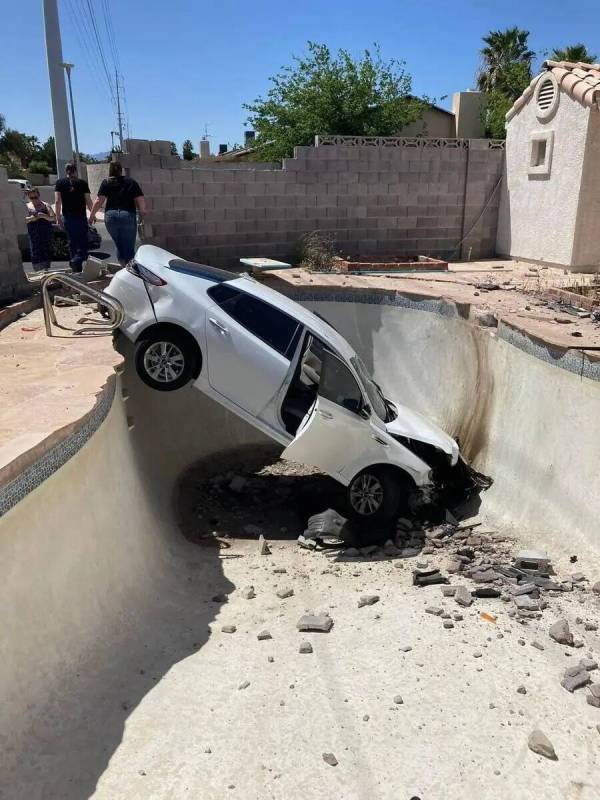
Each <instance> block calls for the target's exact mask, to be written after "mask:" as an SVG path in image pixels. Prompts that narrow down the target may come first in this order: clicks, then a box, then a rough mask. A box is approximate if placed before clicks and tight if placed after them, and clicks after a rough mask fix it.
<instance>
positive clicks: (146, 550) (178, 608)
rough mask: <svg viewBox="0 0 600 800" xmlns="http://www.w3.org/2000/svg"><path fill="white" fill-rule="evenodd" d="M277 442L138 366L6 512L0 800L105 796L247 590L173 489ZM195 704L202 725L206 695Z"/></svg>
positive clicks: (0, 549) (1, 524) (1, 525)
mask: <svg viewBox="0 0 600 800" xmlns="http://www.w3.org/2000/svg"><path fill="white" fill-rule="evenodd" d="M110 388H111V387H108V388H105V390H104V391H109V390H110ZM124 398H126V399H124ZM131 423H133V428H131V429H130V425H131ZM183 423H184V424H183ZM265 441H266V440H265V439H264V437H262V436H260V434H258V433H257V432H255V431H254V430H253V429H252V428H250V427H249V426H247V425H246V424H245V423H243V422H242V421H241V420H239V419H238V418H236V417H235V416H232V415H231V414H229V413H227V412H224V411H223V409H221V408H220V407H219V406H218V405H216V404H215V403H213V402H212V401H210V400H208V399H207V398H204V397H203V396H202V395H200V394H198V393H197V392H195V390H193V389H192V388H190V389H186V390H182V391H180V392H177V393H173V394H170V395H166V394H163V393H157V392H152V391H151V390H150V389H148V388H147V387H145V386H144V385H143V384H141V382H140V381H139V379H138V378H137V376H135V375H133V374H132V373H131V372H130V370H129V368H128V367H127V368H126V369H125V371H124V373H123V375H122V376H121V377H120V378H119V379H118V381H117V385H116V392H115V397H114V400H113V404H112V408H111V410H110V411H109V413H108V415H107V417H106V419H105V420H104V422H103V423H102V424H101V425H100V427H99V428H98V430H97V431H96V432H95V433H94V434H93V435H92V437H91V438H90V439H89V440H88V442H87V443H86V444H85V445H84V446H83V447H82V449H81V450H79V452H78V453H77V454H76V455H75V456H74V457H72V458H71V459H70V460H69V461H67V463H66V464H64V466H62V467H61V468H60V469H59V470H58V471H57V472H55V473H54V474H53V475H52V476H51V477H49V478H48V479H47V480H46V481H44V482H43V483H42V485H41V486H39V487H38V488H37V489H35V490H34V491H32V492H31V493H30V494H28V495H27V496H26V497H25V498H24V499H23V500H22V501H21V502H20V503H18V504H17V505H16V506H14V507H13V508H12V509H11V510H10V511H9V512H8V513H7V514H5V515H4V516H3V517H1V518H0V561H1V563H2V564H3V565H5V574H4V580H3V581H2V583H1V584H0V604H1V606H2V609H3V619H4V631H3V635H4V637H5V641H6V642H10V648H7V649H6V650H5V653H4V656H3V659H2V662H1V663H0V692H1V693H2V697H3V714H2V723H1V727H0V745H1V746H2V750H3V758H2V766H1V767H0V797H1V798H5V797H6V798H7V800H9V799H10V800H13V798H21V797H22V798H25V797H26V798H28V800H38V799H39V800H42V798H43V800H45V799H46V798H50V797H51V798H58V797H60V798H62V799H64V800H83V798H87V797H90V796H91V795H92V794H93V792H94V788H95V786H96V784H97V781H98V780H99V778H100V776H101V775H102V774H103V772H104V771H105V769H106V767H107V765H108V762H109V761H110V758H111V756H112V754H113V753H114V751H115V750H116V749H117V747H118V746H119V744H120V742H121V740H122V736H123V732H124V728H125V725H126V722H127V718H128V717H129V715H130V714H132V713H134V712H135V710H136V707H137V706H139V704H140V702H141V701H142V700H143V698H144V696H145V695H146V694H147V693H148V692H149V691H151V690H153V689H155V688H156V687H157V684H158V683H159V682H160V681H161V680H162V679H163V678H164V677H165V675H166V674H167V673H168V672H169V670H170V669H171V667H172V666H173V665H174V664H175V663H177V662H178V661H180V660H182V659H185V658H186V657H187V656H189V655H190V654H191V653H192V652H195V651H197V650H198V649H199V648H201V647H202V646H203V645H204V644H205V643H206V641H207V640H208V637H209V627H208V626H209V624H210V623H211V622H213V621H214V619H215V617H216V615H217V614H218V612H219V609H220V606H221V603H220V602H213V601H212V598H213V597H214V596H215V595H221V594H228V593H230V592H231V591H233V588H234V587H233V585H232V584H231V583H230V582H229V581H228V580H227V579H226V578H225V577H224V575H223V570H222V566H221V561H220V558H219V551H218V550H216V549H213V548H200V547H198V546H194V545H192V544H189V543H188V542H186V541H185V539H184V538H183V537H182V536H181V534H180V532H179V530H178V527H177V524H176V521H175V518H174V514H173V507H172V493H173V489H174V486H175V483H176V481H177V479H178V477H179V475H180V474H181V472H183V471H184V470H185V469H186V468H187V467H189V465H190V464H192V463H193V462H195V461H196V460H197V459H198V457H199V455H200V454H202V455H203V456H204V457H206V458H210V456H211V454H212V453H219V454H220V456H221V457H222V458H223V457H224V456H225V455H226V453H227V452H228V451H232V454H235V456H236V457H239V452H240V448H242V449H248V448H249V449H252V448H253V447H255V446H256V445H257V444H263V443H264V442H265ZM7 565H8V569H6V566H7ZM189 710H190V714H193V715H194V724H197V725H200V726H201V725H202V718H203V715H204V714H205V713H207V709H206V703H205V698H202V697H190V699H189Z"/></svg>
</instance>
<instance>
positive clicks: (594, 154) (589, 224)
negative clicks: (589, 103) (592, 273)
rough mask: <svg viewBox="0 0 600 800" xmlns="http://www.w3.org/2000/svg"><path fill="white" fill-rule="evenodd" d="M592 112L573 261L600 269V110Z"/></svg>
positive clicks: (590, 113)
mask: <svg viewBox="0 0 600 800" xmlns="http://www.w3.org/2000/svg"><path fill="white" fill-rule="evenodd" d="M589 115H590V116H589V125H588V132H587V141H586V145H585V156H584V162H583V174H582V180H581V191H580V194H579V212H578V216H577V226H576V228H575V247H574V252H573V263H574V264H575V265H577V266H583V267H586V268H595V269H598V268H599V267H600V113H598V112H593V111H590V112H589Z"/></svg>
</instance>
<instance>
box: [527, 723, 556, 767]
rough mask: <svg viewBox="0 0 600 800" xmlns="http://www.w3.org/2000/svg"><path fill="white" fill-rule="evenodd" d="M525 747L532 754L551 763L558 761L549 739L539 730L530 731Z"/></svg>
mask: <svg viewBox="0 0 600 800" xmlns="http://www.w3.org/2000/svg"><path fill="white" fill-rule="evenodd" d="M527 746H528V747H529V749H530V750H531V751H532V752H534V753H537V755H539V756H544V758H549V759H550V760H551V761H557V760H558V756H557V755H556V751H555V750H554V745H553V744H552V742H551V741H550V739H548V737H547V736H546V734H545V733H542V731H540V730H535V731H532V733H530V734H529V739H528V740H527Z"/></svg>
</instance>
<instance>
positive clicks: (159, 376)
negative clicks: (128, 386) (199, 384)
mask: <svg viewBox="0 0 600 800" xmlns="http://www.w3.org/2000/svg"><path fill="white" fill-rule="evenodd" d="M184 367H185V358H184V355H183V353H182V352H181V350H180V349H179V348H178V347H177V345H175V344H173V342H154V344H151V345H150V347H149V348H148V349H147V350H146V352H145V353H144V369H145V370H146V372H147V373H148V375H149V376H150V377H151V378H152V379H153V380H155V381H158V382H159V383H172V382H173V381H176V380H177V378H179V377H181V375H182V373H183V370H184Z"/></svg>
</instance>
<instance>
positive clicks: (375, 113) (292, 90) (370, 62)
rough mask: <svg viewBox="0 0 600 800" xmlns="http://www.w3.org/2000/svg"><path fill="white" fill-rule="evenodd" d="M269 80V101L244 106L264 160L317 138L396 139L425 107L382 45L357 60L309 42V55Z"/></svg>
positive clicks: (289, 152)
mask: <svg viewBox="0 0 600 800" xmlns="http://www.w3.org/2000/svg"><path fill="white" fill-rule="evenodd" d="M270 82H271V86H270V88H269V89H268V91H267V95H266V97H265V98H262V97H258V98H257V99H256V100H255V101H254V102H253V103H246V104H244V108H245V109H246V110H247V111H248V112H249V117H248V123H249V124H250V126H251V127H252V129H253V130H255V131H256V139H255V142H254V147H255V148H256V152H255V157H256V158H260V159H267V160H274V159H279V158H284V157H286V156H291V155H292V153H293V150H294V146H295V145H310V144H312V143H313V141H314V137H315V135H316V134H339V135H351V136H392V135H395V134H398V132H399V131H400V130H401V129H402V128H403V127H404V126H405V125H408V124H409V123H411V122H415V121H416V120H418V119H420V118H421V116H422V114H423V111H424V109H425V108H426V103H425V101H422V100H418V99H416V98H414V97H412V96H411V77H410V75H409V74H408V73H407V72H406V71H405V70H404V63H403V62H401V61H397V60H395V59H392V60H390V61H384V60H383V59H382V57H381V54H380V51H379V48H378V47H377V46H375V49H374V51H373V53H371V52H370V51H368V50H365V51H364V53H363V54H362V56H361V57H360V58H358V59H354V58H352V56H351V55H350V53H348V52H347V51H346V50H339V51H338V53H337V54H336V55H332V53H331V52H330V50H329V48H328V47H327V46H326V45H324V44H317V43H315V42H308V52H307V54H306V55H305V56H303V57H296V56H294V57H293V63H292V64H291V65H289V66H287V67H283V68H282V70H281V71H280V72H279V73H278V74H277V75H275V76H274V77H272V78H270Z"/></svg>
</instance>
